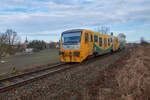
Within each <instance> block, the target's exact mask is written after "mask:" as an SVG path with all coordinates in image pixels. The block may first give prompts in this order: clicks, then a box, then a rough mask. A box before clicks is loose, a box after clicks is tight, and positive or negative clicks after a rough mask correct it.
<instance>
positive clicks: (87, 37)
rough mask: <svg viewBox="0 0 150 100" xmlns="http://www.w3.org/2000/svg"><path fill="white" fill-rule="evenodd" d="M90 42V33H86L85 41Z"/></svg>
mask: <svg viewBox="0 0 150 100" xmlns="http://www.w3.org/2000/svg"><path fill="white" fill-rule="evenodd" d="M87 42H89V34H88V33H85V43H87Z"/></svg>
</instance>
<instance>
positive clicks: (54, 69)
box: [0, 63, 73, 93]
mask: <svg viewBox="0 0 150 100" xmlns="http://www.w3.org/2000/svg"><path fill="white" fill-rule="evenodd" d="M63 65H65V64H64V63H62V64H57V65H53V66H51V67H49V68H43V69H40V70H37V71H31V72H26V73H23V74H20V75H15V76H12V77H9V78H5V79H1V80H0V83H5V82H7V81H10V82H12V81H13V80H15V79H17V78H23V77H25V76H28V78H26V79H22V80H19V81H18V82H17V81H16V82H13V83H12V84H10V85H5V84H4V86H0V93H3V92H6V91H9V90H11V89H15V88H17V87H20V86H23V85H26V84H28V83H30V82H33V81H35V80H38V79H41V78H45V77H46V76H49V75H53V74H55V73H58V72H60V71H63V70H67V69H70V68H72V67H73V66H72V67H70V66H69V67H68V66H63ZM62 66H63V67H62ZM46 71H48V72H46ZM40 72H42V73H40ZM38 73H39V74H38ZM33 74H37V75H35V76H33ZM30 75H31V76H30Z"/></svg>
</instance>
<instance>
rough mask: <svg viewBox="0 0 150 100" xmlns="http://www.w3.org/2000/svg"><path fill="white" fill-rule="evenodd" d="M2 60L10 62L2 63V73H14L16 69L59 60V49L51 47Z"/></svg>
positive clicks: (0, 70)
mask: <svg viewBox="0 0 150 100" xmlns="http://www.w3.org/2000/svg"><path fill="white" fill-rule="evenodd" d="M1 60H5V61H8V62H7V63H3V64H2V63H0V75H1V74H4V73H13V72H14V69H15V70H24V69H27V68H31V67H35V66H39V65H44V64H49V63H56V62H59V55H58V49H49V50H43V51H40V52H37V53H33V54H30V55H21V56H11V57H7V58H3V59H1ZM10 75H11V74H10Z"/></svg>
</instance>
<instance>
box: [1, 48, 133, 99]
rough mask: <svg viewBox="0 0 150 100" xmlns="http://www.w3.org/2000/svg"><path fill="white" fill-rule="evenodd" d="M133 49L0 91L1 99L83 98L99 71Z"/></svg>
mask: <svg viewBox="0 0 150 100" xmlns="http://www.w3.org/2000/svg"><path fill="white" fill-rule="evenodd" d="M129 51H132V49H129V48H128V49H125V50H123V51H121V52H117V53H114V54H112V55H110V54H107V55H103V56H99V57H97V58H95V59H91V60H87V61H85V62H84V64H78V65H77V66H76V67H74V68H72V69H69V70H65V71H63V72H60V73H57V74H54V75H53V76H48V77H47V78H43V79H40V80H38V81H34V82H32V83H29V84H27V85H25V86H22V87H19V88H16V89H12V90H10V91H7V92H4V93H0V100H80V99H81V100H82V99H83V98H82V97H84V96H83V95H84V93H85V91H86V90H87V87H88V85H89V84H91V83H92V82H95V81H96V80H97V79H98V76H99V72H100V71H101V70H103V69H105V68H107V67H108V66H110V65H111V64H113V63H114V62H115V61H117V60H118V59H119V58H120V57H122V56H125V55H126V54H127V53H128V52H129Z"/></svg>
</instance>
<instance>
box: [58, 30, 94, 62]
mask: <svg viewBox="0 0 150 100" xmlns="http://www.w3.org/2000/svg"><path fill="white" fill-rule="evenodd" d="M78 33H81V35H80V40H79V41H78V43H77V44H78V45H77V44H76V43H67V39H68V41H69V38H70V39H71V38H72V39H74V36H76V35H77V34H78ZM64 34H65V35H64ZM65 36H66V37H65ZM69 36H70V37H69ZM92 36H93V35H92V32H91V31H88V30H81V31H69V32H66V33H62V36H61V42H60V52H59V54H60V60H61V62H82V61H83V60H85V59H86V58H87V57H88V56H89V55H92V54H93V43H92V42H93V37H92ZM77 37H78V36H76V38H77ZM64 39H66V40H64ZM78 39H79V37H78ZM72 41H73V40H72Z"/></svg>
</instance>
